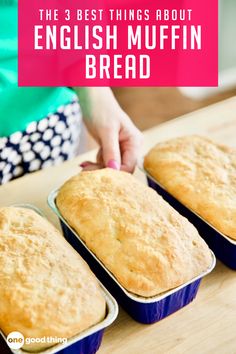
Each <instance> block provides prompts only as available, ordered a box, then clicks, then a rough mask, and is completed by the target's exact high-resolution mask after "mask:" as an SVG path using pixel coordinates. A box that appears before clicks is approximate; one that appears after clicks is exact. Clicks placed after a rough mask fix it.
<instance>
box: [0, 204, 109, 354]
mask: <svg viewBox="0 0 236 354" xmlns="http://www.w3.org/2000/svg"><path fill="white" fill-rule="evenodd" d="M0 255H1V257H0V269H1V272H0V328H1V330H2V331H3V333H4V334H5V335H8V334H9V333H10V332H12V331H19V332H21V333H22V334H23V335H24V336H25V337H40V338H41V337H44V336H53V337H61V338H69V337H72V336H74V335H76V334H78V333H80V332H82V331H83V330H85V329H87V328H89V327H90V326H92V325H94V324H96V323H98V322H100V321H101V320H102V319H103V318H104V315H105V299H104V298H103V296H102V294H101V291H100V287H99V284H98V282H97V280H96V278H95V277H94V275H93V274H92V272H91V271H90V269H89V267H88V265H87V264H86V263H85V262H84V261H83V259H82V258H81V257H80V256H79V255H78V254H77V252H76V251H75V250H74V249H73V248H72V247H71V246H70V245H69V244H68V243H67V242H66V241H65V239H64V238H63V237H62V236H61V234H60V233H59V232H58V231H57V230H56V229H55V228H54V227H53V226H52V225H51V224H50V223H49V222H48V221H47V220H46V219H44V218H43V217H41V216H39V215H38V214H37V213H36V212H34V211H32V210H29V209H23V208H15V207H6V208H0ZM44 346H45V344H44ZM46 346H50V345H46ZM24 348H26V349H30V350H35V345H31V346H30V345H28V346H27V345H26V346H24ZM38 348H39V345H38V344H37V349H38Z"/></svg>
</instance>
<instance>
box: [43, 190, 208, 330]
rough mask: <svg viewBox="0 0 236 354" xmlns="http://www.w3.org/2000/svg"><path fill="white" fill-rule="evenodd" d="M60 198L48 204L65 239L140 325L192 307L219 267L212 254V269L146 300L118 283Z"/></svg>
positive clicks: (49, 200)
mask: <svg viewBox="0 0 236 354" xmlns="http://www.w3.org/2000/svg"><path fill="white" fill-rule="evenodd" d="M56 196H57V191H53V192H52V193H51V194H50V195H49V197H48V204H49V206H50V208H51V209H52V210H53V211H54V213H55V214H56V215H57V216H58V218H59V220H60V223H61V226H62V230H63V234H64V236H65V238H66V239H67V241H68V242H69V243H70V244H71V245H72V246H73V247H74V248H75V249H76V250H77V251H78V252H79V253H80V255H81V256H82V257H83V258H84V259H85V260H86V262H87V263H88V264H89V266H90V267H91V269H92V271H93V272H94V273H95V274H96V276H97V277H98V278H99V279H100V281H101V282H102V283H103V284H104V285H105V286H106V287H107V289H109V291H110V292H111V294H112V295H113V296H114V297H115V298H116V300H117V301H118V302H119V304H120V305H121V306H122V307H123V308H124V310H125V311H126V312H127V313H128V314H129V315H130V316H131V317H132V318H133V319H134V320H136V321H137V322H140V323H144V324H151V323H155V322H157V321H160V320H161V319H163V318H165V317H167V316H169V315H171V314H172V313H174V312H176V311H178V310H179V309H181V308H182V307H184V306H186V305H188V304H189V303H190V302H191V301H192V300H193V299H194V298H195V296H196V294H197V291H198V288H199V285H200V282H201V279H202V278H203V277H204V276H205V275H207V274H208V273H210V272H211V271H212V269H213V268H214V266H215V257H214V254H213V253H212V264H211V267H210V268H209V269H208V270H207V271H206V272H204V273H203V274H200V275H199V276H198V277H196V278H194V279H192V280H191V281H189V282H188V283H185V284H183V285H181V286H179V287H177V288H175V289H172V290H170V291H167V292H165V293H163V294H160V295H158V296H155V297H151V298H144V297H140V296H138V295H135V294H133V293H130V292H128V291H127V290H126V289H125V288H124V287H123V286H122V285H121V284H120V283H119V282H118V281H117V279H116V278H115V277H114V275H113V274H112V273H111V272H110V271H109V270H108V269H107V268H106V267H105V266H104V265H103V263H102V262H101V261H100V260H99V259H98V258H97V257H96V256H95V254H94V253H93V252H91V251H90V250H89V248H88V247H87V246H86V244H85V242H84V241H83V240H82V239H81V238H80V237H79V235H77V234H76V232H75V231H74V230H73V229H72V228H71V227H70V226H69V225H68V224H67V222H66V221H65V220H64V219H63V217H62V215H61V214H60V212H59V210H58V209H57V206H56Z"/></svg>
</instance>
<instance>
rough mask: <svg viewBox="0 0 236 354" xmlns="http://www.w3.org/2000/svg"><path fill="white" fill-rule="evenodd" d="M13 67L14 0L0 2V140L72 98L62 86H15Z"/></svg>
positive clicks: (15, 35) (15, 74)
mask: <svg viewBox="0 0 236 354" xmlns="http://www.w3.org/2000/svg"><path fill="white" fill-rule="evenodd" d="M17 66H18V65H17V0H0V137H1V136H9V135H10V134H11V133H14V132H15V131H19V130H23V129H25V127H26V126H27V124H29V123H30V122H31V121H35V120H36V121H38V120H40V119H42V118H44V117H45V116H47V115H48V114H50V113H53V112H54V111H56V110H57V108H58V107H59V106H60V105H64V104H67V103H68V102H70V101H71V100H73V98H74V96H75V94H74V92H73V91H72V90H70V89H69V88H65V87H56V88H49V87H46V88H44V87H18V86H17V76H18V73H17Z"/></svg>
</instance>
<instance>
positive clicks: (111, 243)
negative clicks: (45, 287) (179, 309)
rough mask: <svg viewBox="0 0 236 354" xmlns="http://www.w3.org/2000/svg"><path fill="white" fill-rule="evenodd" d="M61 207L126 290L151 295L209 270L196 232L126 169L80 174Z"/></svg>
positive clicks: (61, 197)
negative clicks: (124, 170)
mask: <svg viewBox="0 0 236 354" xmlns="http://www.w3.org/2000/svg"><path fill="white" fill-rule="evenodd" d="M57 206H58V208H59V210H60V212H61V214H62V215H63V217H64V218H65V219H66V220H67V222H68V223H69V224H70V225H71V226H72V227H73V228H74V229H75V230H76V232H77V233H78V234H79V235H80V237H81V238H82V239H83V240H84V241H85V242H86V244H87V246H88V247H89V248H90V249H91V250H92V251H93V252H94V253H95V254H96V255H97V257H98V258H99V259H100V260H101V261H102V262H103V263H104V265H105V266H106V267H107V268H108V269H109V270H110V271H111V272H112V273H113V274H114V275H115V277H116V278H117V280H118V281H119V282H120V283H121V285H123V286H124V287H125V288H126V289H127V290H128V291H130V292H132V293H135V294H137V295H140V296H144V297H151V296H154V295H157V294H160V293H162V292H164V291H166V290H169V289H171V288H174V287H176V286H179V285H181V284H183V283H185V282H186V281H188V280H190V279H192V278H193V277H195V276H197V275H199V274H200V273H202V272H203V271H205V270H206V269H207V268H208V267H209V265H210V264H211V261H212V259H211V254H210V251H209V249H208V247H207V245H206V244H205V242H204V241H203V240H202V239H201V238H200V236H199V235H198V232H197V230H196V229H195V228H194V227H193V226H192V225H191V224H190V223H189V222H188V221H187V219H185V218H183V217H182V216H180V215H179V214H178V213H177V212H176V211H175V210H174V209H173V208H172V207H171V206H170V205H169V204H167V203H166V202H165V201H164V200H163V199H162V198H161V197H160V196H159V195H158V194H157V193H156V192H154V191H153V190H152V189H151V188H148V187H147V186H145V185H144V184H142V183H141V182H139V181H138V180H136V179H135V178H134V177H133V176H132V175H130V174H128V173H126V172H120V171H114V170H112V169H104V170H99V171H90V172H82V173H80V174H79V175H77V176H74V177H73V178H71V179H70V180H69V181H67V182H66V183H65V184H64V185H63V186H62V187H61V189H60V191H59V194H58V196H57Z"/></svg>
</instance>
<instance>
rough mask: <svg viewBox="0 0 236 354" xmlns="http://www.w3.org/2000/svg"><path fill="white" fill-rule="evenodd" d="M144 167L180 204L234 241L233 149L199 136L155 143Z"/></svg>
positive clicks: (235, 156)
mask: <svg viewBox="0 0 236 354" xmlns="http://www.w3.org/2000/svg"><path fill="white" fill-rule="evenodd" d="M144 168H145V169H146V171H147V172H148V173H150V175H151V176H153V177H154V178H155V179H156V180H157V181H158V182H159V183H160V184H161V185H163V187H164V188H166V190H167V191H168V192H169V193H170V194H172V195H173V196H174V197H175V198H177V199H178V200H179V201H180V202H181V203H183V204H184V205H186V206H187V207H188V208H190V209H192V210H193V211H194V212H196V213H198V214H199V215H200V216H201V217H202V218H203V219H205V220H206V221H208V222H209V223H210V224H212V225H213V226H214V227H215V228H216V229H217V230H219V231H220V232H222V233H223V234H225V235H227V236H229V237H231V238H232V239H234V240H236V150H235V149H232V148H229V147H227V146H224V145H220V144H217V143H215V142H213V141H211V140H210V139H207V138H205V137H201V136H186V137H181V138H176V139H172V140H169V141H166V142H164V143H160V144H157V145H156V146H155V147H154V148H153V149H152V150H151V151H150V152H149V153H148V154H147V155H146V157H145V159H144Z"/></svg>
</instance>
